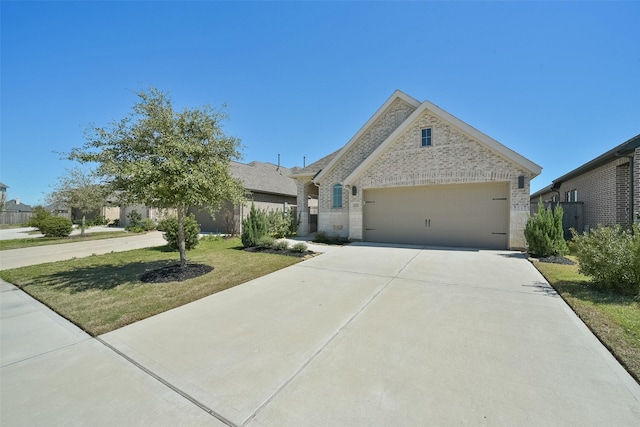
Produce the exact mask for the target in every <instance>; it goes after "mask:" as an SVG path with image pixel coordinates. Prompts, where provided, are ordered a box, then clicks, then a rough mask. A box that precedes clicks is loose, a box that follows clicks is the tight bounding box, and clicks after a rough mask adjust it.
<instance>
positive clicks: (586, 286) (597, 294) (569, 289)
mask: <svg viewBox="0 0 640 427" xmlns="http://www.w3.org/2000/svg"><path fill="white" fill-rule="evenodd" d="M553 287H554V288H556V289H557V290H558V292H560V293H564V294H567V296H571V297H573V298H576V299H579V300H581V301H588V302H591V303H593V304H607V305H612V304H616V305H632V304H637V303H640V296H639V295H636V296H633V295H623V294H617V293H614V292H607V291H602V290H599V289H598V287H597V285H595V284H593V283H591V282H569V281H561V282H557V283H555V284H554V285H553Z"/></svg>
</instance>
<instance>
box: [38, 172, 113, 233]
mask: <svg viewBox="0 0 640 427" xmlns="http://www.w3.org/2000/svg"><path fill="white" fill-rule="evenodd" d="M106 199H107V189H106V187H105V186H103V185H100V184H99V182H98V181H97V178H96V176H95V174H94V172H92V171H89V170H86V169H83V168H81V167H79V166H75V167H73V168H72V169H68V170H67V173H66V174H64V175H62V176H60V177H58V183H57V184H56V185H55V187H54V190H53V192H52V193H51V194H50V195H49V196H48V197H47V201H48V202H49V203H51V204H55V205H58V206H66V207H67V208H69V209H71V208H75V209H77V210H78V211H80V213H81V214H82V222H81V227H80V235H81V236H84V230H85V228H86V223H87V214H88V213H90V212H93V211H95V210H96V209H100V208H101V207H102V206H104V204H105V202H106Z"/></svg>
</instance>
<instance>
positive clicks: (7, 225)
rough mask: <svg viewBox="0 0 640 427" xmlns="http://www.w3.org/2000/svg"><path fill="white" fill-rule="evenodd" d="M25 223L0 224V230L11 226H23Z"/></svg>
mask: <svg viewBox="0 0 640 427" xmlns="http://www.w3.org/2000/svg"><path fill="white" fill-rule="evenodd" d="M23 227H26V225H25V224H0V230H10V229H12V228H23Z"/></svg>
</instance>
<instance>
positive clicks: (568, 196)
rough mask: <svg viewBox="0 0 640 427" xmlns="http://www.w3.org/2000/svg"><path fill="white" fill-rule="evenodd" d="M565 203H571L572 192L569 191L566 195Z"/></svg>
mask: <svg viewBox="0 0 640 427" xmlns="http://www.w3.org/2000/svg"><path fill="white" fill-rule="evenodd" d="M564 201H565V202H570V201H571V191H567V192H565V193H564Z"/></svg>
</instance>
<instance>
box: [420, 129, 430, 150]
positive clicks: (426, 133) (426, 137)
mask: <svg viewBox="0 0 640 427" xmlns="http://www.w3.org/2000/svg"><path fill="white" fill-rule="evenodd" d="M422 146H423V147H431V128H424V129H422Z"/></svg>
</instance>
